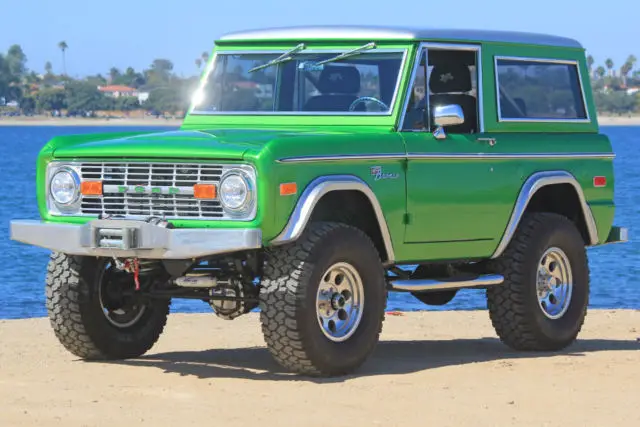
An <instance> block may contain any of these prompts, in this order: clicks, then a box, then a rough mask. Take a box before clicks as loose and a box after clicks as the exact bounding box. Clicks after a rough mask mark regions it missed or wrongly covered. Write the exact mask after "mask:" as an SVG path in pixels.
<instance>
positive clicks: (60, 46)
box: [58, 40, 69, 76]
mask: <svg viewBox="0 0 640 427" xmlns="http://www.w3.org/2000/svg"><path fill="white" fill-rule="evenodd" d="M68 48H69V45H67V42H66V41H64V40H63V41H61V42H60V43H58V49H60V50H61V51H62V70H63V71H62V72H63V74H64V75H65V76H66V75H67V58H66V55H65V52H66V51H67V49H68Z"/></svg>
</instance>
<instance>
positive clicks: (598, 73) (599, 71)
mask: <svg viewBox="0 0 640 427" xmlns="http://www.w3.org/2000/svg"><path fill="white" fill-rule="evenodd" d="M605 73H606V71H605V69H604V67H603V66H602V65H601V66H599V67H598V68H596V76H598V78H600V79H601V78H603V77H604V74H605Z"/></svg>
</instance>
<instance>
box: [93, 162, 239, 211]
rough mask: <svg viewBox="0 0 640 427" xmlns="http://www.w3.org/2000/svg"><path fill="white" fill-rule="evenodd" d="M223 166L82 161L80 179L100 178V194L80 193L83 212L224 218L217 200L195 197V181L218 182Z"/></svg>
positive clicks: (198, 182)
mask: <svg viewBox="0 0 640 427" xmlns="http://www.w3.org/2000/svg"><path fill="white" fill-rule="evenodd" d="M223 170H224V166H223V165H214V164H190V163H135V162H126V163H115V162H114V163H111V162H104V163H97V162H96V163H82V165H81V167H80V171H81V174H82V177H81V178H82V180H89V181H93V180H100V181H102V184H103V194H102V196H83V198H82V205H81V206H82V213H83V214H85V215H96V216H97V215H100V214H103V215H121V216H124V217H127V218H138V217H148V216H161V217H165V218H168V219H180V218H182V219H189V218H191V219H225V218H226V217H227V215H226V214H225V212H224V210H223V209H222V205H221V204H220V201H219V200H217V199H213V200H203V199H196V198H195V197H194V195H193V186H194V185H195V184H214V185H217V184H218V183H219V181H220V178H221V176H222V173H223Z"/></svg>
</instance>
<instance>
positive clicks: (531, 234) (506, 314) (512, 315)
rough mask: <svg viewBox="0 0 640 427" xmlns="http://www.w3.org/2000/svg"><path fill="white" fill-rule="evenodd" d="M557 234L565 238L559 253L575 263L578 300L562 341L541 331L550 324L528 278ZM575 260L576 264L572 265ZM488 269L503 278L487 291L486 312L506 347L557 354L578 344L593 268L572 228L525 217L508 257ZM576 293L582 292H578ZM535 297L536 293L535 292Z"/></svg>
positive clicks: (556, 220) (557, 218) (550, 218)
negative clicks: (539, 254)
mask: <svg viewBox="0 0 640 427" xmlns="http://www.w3.org/2000/svg"><path fill="white" fill-rule="evenodd" d="M558 233H560V234H562V235H564V237H563V239H564V243H563V245H564V246H565V247H564V248H561V249H563V250H564V251H565V253H566V254H567V256H569V258H570V259H571V258H572V259H571V261H572V262H571V269H572V271H573V277H574V291H573V292H574V295H573V296H572V297H571V302H570V304H571V305H574V304H576V303H577V304H578V305H577V306H574V307H573V308H572V307H571V306H570V308H569V311H567V313H566V314H565V315H564V316H563V318H562V319H564V318H565V317H567V315H571V316H572V318H571V319H568V320H569V322H568V325H565V326H562V328H564V330H563V334H562V336H560V335H557V336H553V335H556V334H555V333H553V332H554V330H553V328H548V329H546V330H543V329H542V328H541V327H540V325H541V323H540V322H547V319H544V318H542V317H541V316H544V314H542V310H541V309H540V308H539V307H538V306H537V304H538V302H537V300H533V301H532V299H533V298H532V295H533V296H534V297H535V294H532V290H531V289H530V286H533V287H535V283H530V279H529V280H527V278H526V274H527V272H529V273H531V269H532V268H537V263H538V262H539V260H538V259H537V257H535V256H532V254H536V249H538V250H540V249H541V248H540V244H541V242H542V241H543V240H544V239H545V238H547V237H548V236H550V235H553V234H558ZM536 246H537V248H536ZM534 258H535V259H534ZM574 260H578V262H577V263H574V262H573V261H574ZM531 263H534V264H535V265H531ZM490 265H491V269H492V270H493V271H495V272H497V273H500V274H502V275H503V276H504V278H505V281H504V283H503V284H501V285H498V286H493V287H489V288H488V289H487V307H488V309H489V315H490V318H491V323H492V324H493V327H494V329H495V331H496V333H497V334H498V336H499V338H500V340H501V341H502V342H503V343H505V344H506V345H507V346H509V347H511V348H513V349H515V350H521V351H557V350H561V349H563V348H565V347H566V346H568V345H570V344H571V343H572V342H573V341H574V340H575V339H576V337H577V335H578V334H579V333H580V330H581V329H582V325H583V324H584V320H585V317H586V314H587V305H588V298H589V265H588V262H587V254H586V251H585V248H584V241H583V239H582V236H581V235H580V232H579V231H578V229H577V228H576V226H575V225H574V223H573V222H571V221H570V220H569V219H568V218H566V217H564V216H561V215H558V214H554V213H533V214H527V215H525V216H524V217H523V219H522V221H521V223H520V225H519V226H518V230H517V231H516V234H515V235H514V237H513V239H512V240H511V242H510V243H509V246H508V247H507V249H506V250H505V252H504V253H503V254H502V255H501V256H500V257H499V258H497V259H496V260H494V261H492V262H491V263H490ZM530 277H532V276H530ZM576 278H577V279H578V283H576ZM581 279H582V282H580V280H581ZM578 287H582V288H581V289H577V288H578ZM577 291H579V292H577ZM533 292H534V293H535V290H533ZM577 294H578V295H577ZM581 300H582V301H581ZM538 311H539V313H538ZM570 311H572V313H570ZM540 319H542V320H540ZM550 331H551V333H549V332H550Z"/></svg>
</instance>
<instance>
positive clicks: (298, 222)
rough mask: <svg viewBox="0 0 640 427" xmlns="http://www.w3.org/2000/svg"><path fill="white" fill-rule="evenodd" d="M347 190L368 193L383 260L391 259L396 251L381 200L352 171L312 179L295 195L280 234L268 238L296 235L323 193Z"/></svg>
mask: <svg viewBox="0 0 640 427" xmlns="http://www.w3.org/2000/svg"><path fill="white" fill-rule="evenodd" d="M346 190H355V191H359V192H361V193H362V194H364V195H365V196H367V199H368V200H369V202H370V203H371V206H372V207H373V211H374V212H375V215H376V219H377V221H378V226H379V227H380V231H381V233H382V240H383V243H384V247H385V250H386V251H387V258H388V259H387V260H385V261H387V262H392V261H394V260H395V254H394V252H393V243H392V242H391V235H390V234H389V228H388V226H387V221H386V219H385V217H384V214H383V212H382V207H380V202H378V198H377V197H376V195H375V193H374V192H373V190H372V189H371V187H369V186H368V185H367V183H366V182H364V181H363V180H362V179H360V178H358V177H357V176H353V175H327V176H321V177H319V178H316V179H314V180H313V181H311V183H309V185H308V186H307V187H306V188H305V190H304V191H303V193H302V195H301V196H300V198H299V199H298V202H297V203H296V206H295V208H294V209H293V212H292V214H291V216H290V217H289V221H288V222H287V225H286V226H285V227H284V229H283V230H282V231H281V232H280V234H279V235H278V236H276V238H275V239H273V240H272V241H271V244H272V245H282V244H285V243H289V242H293V241H295V240H296V239H298V238H299V237H300V235H301V234H302V232H303V231H304V229H305V227H306V226H307V223H308V222H309V219H310V218H311V214H312V213H313V209H314V208H315V206H316V205H317V204H318V202H319V201H320V199H322V196H324V195H325V194H327V193H329V192H331V191H346Z"/></svg>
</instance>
